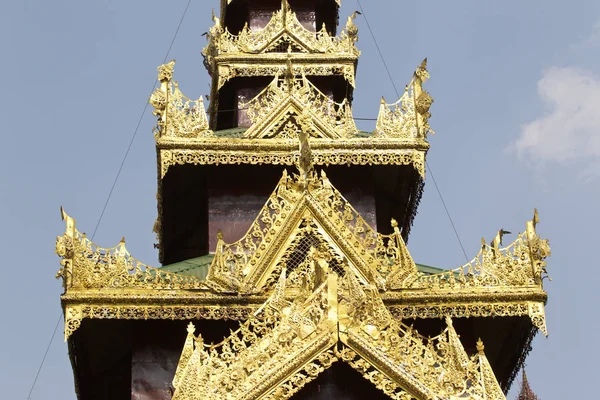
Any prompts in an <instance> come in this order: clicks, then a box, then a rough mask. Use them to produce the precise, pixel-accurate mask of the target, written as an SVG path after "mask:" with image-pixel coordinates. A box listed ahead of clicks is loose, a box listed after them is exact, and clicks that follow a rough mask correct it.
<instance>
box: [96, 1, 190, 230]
mask: <svg viewBox="0 0 600 400" xmlns="http://www.w3.org/2000/svg"><path fill="white" fill-rule="evenodd" d="M191 2H192V0H188V2H187V5H186V6H185V10H183V15H182V16H181V19H180V20H179V25H177V29H176V30H175V34H174V35H173V39H172V40H171V44H170V45H169V49H168V50H167V54H165V58H164V60H163V64H164V63H166V62H167V58H169V53H171V48H172V47H173V43H175V39H176V38H177V34H178V33H179V28H181V24H182V23H183V20H184V18H185V14H187V10H188V8H189V7H190V3H191ZM156 82H158V79H156V80H155V81H154V84H153V85H152V90H151V91H150V94H149V95H148V97H150V96H151V95H152V92H153V91H154V87H155V86H156ZM148 104H149V103H148V102H146V105H145V106H144V109H143V110H142V114H141V115H140V118H139V119H138V122H137V125H136V127H135V131H133V136H132V137H131V140H130V141H129V146H127V151H126V152H125V155H124V156H123V161H121V165H120V166H119V170H118V172H117V176H115V180H114V182H113V184H112V187H111V188H110V192H108V197H107V198H106V202H105V203H104V207H103V208H102V212H101V213H100V218H98V223H97V224H96V227H95V228H94V233H93V234H92V239H91V240H94V236H96V232H97V231H98V227H99V226H100V222H101V221H102V217H104V212H105V211H106V207H107V206H108V203H109V202H110V198H111V197H112V194H113V191H114V190H115V186H117V181H118V180H119V176H121V171H123V166H124V165H125V161H126V160H127V156H128V155H129V151H130V150H131V146H132V145H133V142H134V141H135V137H136V136H137V133H138V130H139V129H140V125H141V123H142V120H143V119H144V115H146V110H147V109H148Z"/></svg>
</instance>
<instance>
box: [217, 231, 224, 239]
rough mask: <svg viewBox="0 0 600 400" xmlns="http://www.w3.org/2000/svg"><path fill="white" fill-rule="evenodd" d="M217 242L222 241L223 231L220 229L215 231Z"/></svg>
mask: <svg viewBox="0 0 600 400" xmlns="http://www.w3.org/2000/svg"><path fill="white" fill-rule="evenodd" d="M217 240H223V231H222V230H220V229H219V230H218V231H217Z"/></svg>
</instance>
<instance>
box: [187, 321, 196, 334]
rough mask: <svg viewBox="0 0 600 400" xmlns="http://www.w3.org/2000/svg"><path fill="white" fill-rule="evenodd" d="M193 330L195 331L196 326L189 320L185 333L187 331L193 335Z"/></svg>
mask: <svg viewBox="0 0 600 400" xmlns="http://www.w3.org/2000/svg"><path fill="white" fill-rule="evenodd" d="M194 332H196V327H195V326H194V324H193V323H191V322H190V323H189V324H188V326H187V333H189V334H192V335H193V334H194Z"/></svg>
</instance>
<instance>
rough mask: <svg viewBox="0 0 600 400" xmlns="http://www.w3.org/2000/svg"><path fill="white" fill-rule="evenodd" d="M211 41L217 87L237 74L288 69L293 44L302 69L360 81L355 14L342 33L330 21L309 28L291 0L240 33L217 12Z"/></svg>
mask: <svg viewBox="0 0 600 400" xmlns="http://www.w3.org/2000/svg"><path fill="white" fill-rule="evenodd" d="M213 21H214V22H215V24H214V26H213V27H212V28H210V31H209V34H208V39H209V43H208V45H207V46H206V48H205V49H204V50H203V52H202V54H203V55H204V57H205V59H206V65H207V67H208V69H209V72H210V73H211V75H213V76H216V77H218V78H217V80H216V83H217V89H219V88H221V87H222V86H223V85H224V84H225V83H226V82H227V81H228V80H230V79H231V78H234V77H245V76H274V75H279V74H282V73H283V72H284V71H285V68H286V63H287V60H288V57H287V56H286V55H285V53H282V52H281V49H282V48H283V49H286V50H287V49H289V53H290V55H289V57H291V58H293V62H294V65H295V66H296V67H295V69H294V72H295V74H296V75H301V74H302V73H305V74H307V75H313V76H317V75H321V76H328V75H342V76H344V77H345V78H346V79H347V80H348V82H349V83H350V84H351V85H352V86H354V77H355V75H356V63H357V61H358V57H359V55H360V52H359V51H358V49H357V48H356V46H355V43H356V40H357V29H356V26H355V25H354V22H353V21H352V19H349V21H348V23H347V25H346V28H345V29H344V30H342V32H341V33H340V35H339V36H337V37H335V36H330V35H329V33H328V32H327V30H326V29H325V26H323V27H317V30H318V31H317V32H316V33H315V32H311V31H309V30H307V29H306V28H305V27H304V26H302V24H301V23H300V22H299V21H298V19H297V17H296V14H295V13H294V12H293V11H292V10H291V8H290V7H289V5H288V4H287V2H286V1H283V2H282V7H281V9H280V10H278V11H276V12H275V13H274V14H273V17H272V18H271V20H270V21H269V23H268V24H267V25H266V26H265V27H264V28H263V29H260V30H251V29H250V28H249V27H248V25H246V26H245V27H244V28H243V29H242V31H241V32H240V33H239V34H237V35H234V34H232V33H230V32H229V31H228V30H227V28H226V27H223V26H222V24H221V20H220V18H217V17H214V16H213Z"/></svg>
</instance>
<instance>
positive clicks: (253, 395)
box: [173, 255, 504, 400]
mask: <svg viewBox="0 0 600 400" xmlns="http://www.w3.org/2000/svg"><path fill="white" fill-rule="evenodd" d="M321 257H322V255H317V256H316V257H313V258H312V260H311V262H312V263H313V268H309V269H307V270H306V271H305V273H304V276H303V279H302V281H303V285H302V288H301V289H300V290H299V291H298V292H297V294H296V296H295V297H294V300H293V301H287V300H285V298H284V296H283V293H285V291H286V290H285V285H286V284H287V277H286V270H285V269H284V270H282V272H281V275H280V277H279V278H278V283H277V284H276V287H275V288H274V290H273V294H272V295H271V297H270V298H269V299H268V300H267V301H266V302H265V303H264V304H263V305H262V306H261V307H260V308H259V309H258V310H257V311H256V312H255V313H254V314H253V315H252V316H251V317H250V318H249V319H248V320H247V321H246V322H244V323H243V324H242V325H241V327H240V329H239V330H238V331H236V332H232V334H231V336H229V337H227V338H226V339H225V340H223V341H222V342H221V343H218V344H205V343H204V342H203V340H202V338H201V337H200V336H199V337H195V336H194V334H193V333H194V328H193V325H192V326H190V327H188V338H187V340H186V344H185V346H184V350H183V352H182V357H181V360H180V362H179V365H178V367H177V373H176V375H175V378H174V381H173V385H174V387H175V389H176V391H175V394H174V397H173V398H174V399H179V400H196V399H198V400H199V399H206V398H208V397H212V398H215V399H287V398H289V397H291V396H292V395H293V394H294V393H296V392H297V391H298V390H299V389H301V388H302V387H303V386H304V385H305V384H306V383H308V382H310V381H311V380H313V379H315V378H316V377H317V376H318V375H319V374H320V373H321V372H322V371H323V370H324V369H326V368H328V367H330V366H331V365H332V364H333V363H334V362H346V363H348V364H349V365H350V366H352V367H353V368H355V369H357V370H358V371H359V372H361V373H362V374H363V375H364V376H365V377H366V378H367V379H368V380H370V381H371V382H373V383H374V384H375V385H376V386H377V387H378V388H379V389H381V390H383V391H384V392H385V393H386V394H388V395H389V396H390V397H391V398H396V399H434V398H435V399H455V398H460V397H468V398H471V399H504V395H503V393H502V391H501V389H500V386H499V385H498V383H497V382H496V379H495V377H494V375H493V373H492V372H491V368H490V366H489V364H488V362H487V359H486V358H485V354H484V352H483V347H482V345H481V344H479V348H480V349H481V350H480V351H479V352H478V353H477V354H476V355H475V356H473V357H468V356H467V354H466V352H465V350H464V348H463V346H462V344H461V342H460V340H459V338H458V335H457V334H456V332H455V331H454V328H453V327H452V320H451V319H450V318H447V328H446V330H445V331H444V332H442V333H441V334H440V335H438V336H436V337H434V338H425V337H423V336H421V335H419V334H418V333H417V332H415V331H413V330H412V328H411V327H408V326H406V325H403V324H402V323H401V322H399V321H397V320H394V318H393V317H392V316H391V315H390V314H389V311H388V310H387V308H386V307H385V305H384V304H383V301H382V299H381V297H380V295H379V291H378V290H377V288H375V287H374V286H372V285H369V284H363V283H361V282H360V280H359V277H357V276H355V275H354V272H353V271H350V270H347V271H345V272H346V273H345V275H344V276H343V277H339V276H338V273H337V272H334V271H331V270H328V265H327V261H326V258H321ZM319 263H321V264H323V265H324V266H323V267H322V269H321V272H319V268H317V265H319Z"/></svg>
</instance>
